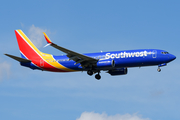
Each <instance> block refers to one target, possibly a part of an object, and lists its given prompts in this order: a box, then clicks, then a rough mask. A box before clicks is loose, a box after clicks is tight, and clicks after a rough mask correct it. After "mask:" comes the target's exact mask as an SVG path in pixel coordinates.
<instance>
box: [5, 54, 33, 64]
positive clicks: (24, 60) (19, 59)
mask: <svg viewBox="0 0 180 120" xmlns="http://www.w3.org/2000/svg"><path fill="white" fill-rule="evenodd" d="M4 55H6V56H8V57H10V58H12V59H14V60H17V61H19V62H31V61H30V60H27V59H24V58H21V57H17V56H14V55H9V54H4Z"/></svg>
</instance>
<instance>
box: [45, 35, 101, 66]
mask: <svg viewBox="0 0 180 120" xmlns="http://www.w3.org/2000/svg"><path fill="white" fill-rule="evenodd" d="M43 34H44V37H45V39H46V41H47V43H48V45H51V46H52V47H54V48H56V49H58V50H60V51H62V52H64V53H66V54H67V57H69V59H70V60H74V61H75V62H76V64H78V63H80V64H81V66H82V67H88V66H90V67H91V66H92V65H95V64H96V63H97V62H98V60H97V59H95V58H92V57H89V56H86V55H83V54H80V53H77V52H74V51H72V50H68V49H66V48H63V47H61V46H58V45H56V44H54V43H53V42H51V40H50V39H49V38H48V36H47V35H46V33H44V32H43Z"/></svg>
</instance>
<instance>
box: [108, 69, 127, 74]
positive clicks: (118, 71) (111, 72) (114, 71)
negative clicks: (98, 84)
mask: <svg viewBox="0 0 180 120" xmlns="http://www.w3.org/2000/svg"><path fill="white" fill-rule="evenodd" d="M127 72H128V70H127V68H119V69H114V70H109V71H108V73H109V74H110V75H126V74H127Z"/></svg>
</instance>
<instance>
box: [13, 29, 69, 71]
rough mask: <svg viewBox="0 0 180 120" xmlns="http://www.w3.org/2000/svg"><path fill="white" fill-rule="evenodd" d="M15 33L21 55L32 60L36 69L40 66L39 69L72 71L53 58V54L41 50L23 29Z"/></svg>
mask: <svg viewBox="0 0 180 120" xmlns="http://www.w3.org/2000/svg"><path fill="white" fill-rule="evenodd" d="M15 34H16V38H17V42H18V45H19V50H20V53H21V57H22V58H24V59H28V60H29V61H31V63H32V64H33V67H34V66H36V69H37V68H39V69H43V70H47V71H54V72H68V71H72V70H70V69H68V68H66V67H64V66H62V65H61V64H59V63H58V62H57V61H56V60H55V59H54V58H53V56H52V55H50V54H46V53H42V52H40V51H39V50H38V49H37V48H36V46H35V45H34V44H33V43H32V42H31V41H30V40H29V38H28V37H27V36H26V35H25V34H24V33H23V32H22V31H21V30H15ZM12 57H13V56H12ZM12 57H11V58H12ZM13 59H17V58H13ZM20 60H21V59H20ZM18 61H19V58H18ZM51 61H56V62H51ZM23 65H24V66H28V67H29V65H27V64H23Z"/></svg>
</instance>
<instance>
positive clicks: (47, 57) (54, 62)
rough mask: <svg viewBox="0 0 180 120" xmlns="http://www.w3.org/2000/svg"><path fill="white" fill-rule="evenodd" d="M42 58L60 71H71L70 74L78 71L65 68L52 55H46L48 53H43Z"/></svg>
mask: <svg viewBox="0 0 180 120" xmlns="http://www.w3.org/2000/svg"><path fill="white" fill-rule="evenodd" d="M41 56H42V57H43V59H44V60H45V61H46V62H48V63H49V64H51V65H52V66H54V67H56V68H58V69H61V70H65V71H70V72H73V71H76V70H72V69H69V68H66V67H64V66H63V65H61V64H59V63H58V62H57V61H56V60H55V59H54V58H53V56H52V55H51V54H46V53H42V52H41Z"/></svg>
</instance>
